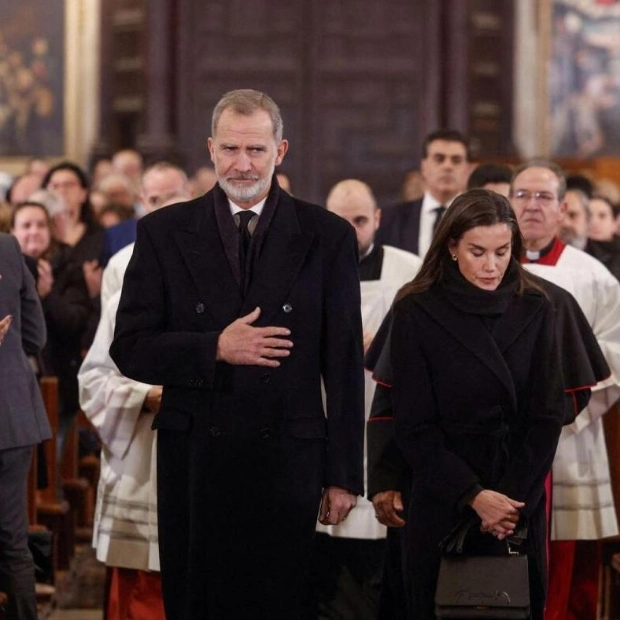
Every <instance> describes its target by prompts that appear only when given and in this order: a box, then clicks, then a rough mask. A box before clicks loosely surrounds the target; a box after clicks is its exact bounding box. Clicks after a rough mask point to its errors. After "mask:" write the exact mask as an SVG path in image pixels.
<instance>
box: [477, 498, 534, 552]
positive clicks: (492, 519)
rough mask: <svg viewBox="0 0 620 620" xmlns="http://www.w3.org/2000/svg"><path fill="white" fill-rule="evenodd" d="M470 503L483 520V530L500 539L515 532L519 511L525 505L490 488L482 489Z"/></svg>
mask: <svg viewBox="0 0 620 620" xmlns="http://www.w3.org/2000/svg"><path fill="white" fill-rule="evenodd" d="M469 503H470V506H471V507H472V508H473V509H474V510H475V511H476V513H477V514H478V516H479V517H480V519H481V520H482V524H481V525H480V529H481V531H483V532H489V533H490V534H493V536H497V538H498V539H499V540H503V539H504V538H506V536H510V535H511V534H513V533H514V529H515V527H516V525H517V523H518V522H519V515H520V513H519V511H520V509H521V508H523V506H525V504H524V503H523V502H518V501H516V500H514V499H510V497H508V496H506V495H504V494H503V493H498V492H497V491H491V490H489V489H485V490H484V491H480V493H478V495H476V497H474V499H473V500H471V502H469Z"/></svg>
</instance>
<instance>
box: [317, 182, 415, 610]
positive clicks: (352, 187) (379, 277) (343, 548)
mask: <svg viewBox="0 0 620 620" xmlns="http://www.w3.org/2000/svg"><path fill="white" fill-rule="evenodd" d="M326 206H327V209H328V210H329V211H332V212H333V213H335V214H336V215H339V216H340V217H342V218H344V219H346V220H347V221H348V222H349V223H350V224H351V225H352V226H353V227H354V228H355V232H356V234H357V242H358V249H359V275H360V288H361V302H362V307H361V310H362V325H363V329H364V350H365V351H366V350H367V348H368V346H369V345H370V343H371V342H372V339H373V337H374V335H375V333H376V332H377V330H378V329H379V326H380V325H381V322H382V321H383V318H384V317H385V315H386V314H387V312H388V311H389V309H390V307H391V305H392V302H393V300H394V297H395V295H396V293H397V291H398V290H399V289H400V287H401V286H403V284H405V283H406V282H409V281H410V280H412V279H413V278H414V276H415V275H416V274H417V272H418V270H419V268H420V266H421V264H422V260H421V259H420V258H419V257H418V256H416V255H415V254H411V253H409V252H405V251H404V250H400V249H398V248H394V247H391V246H388V245H376V244H375V243H374V240H375V233H376V231H377V229H378V228H379V223H380V218H381V211H380V209H378V208H377V204H376V201H375V198H374V196H373V194H372V191H371V189H370V187H368V185H366V184H365V183H363V182H361V181H358V180H355V179H347V180H344V181H340V182H339V183H337V184H336V185H335V186H334V187H333V188H332V189H331V191H330V193H329V195H328V197H327V201H326ZM365 385H366V393H365V404H366V419H368V415H369V413H370V405H371V403H372V397H373V395H374V391H375V385H376V384H375V382H374V381H373V380H372V376H371V373H370V372H369V371H366V373H365ZM364 455H366V450H364ZM364 459H366V456H364ZM364 473H365V475H366V463H364ZM365 482H366V481H365ZM317 532H318V534H317V540H316V558H315V567H316V568H315V570H314V573H315V581H316V584H317V594H318V601H319V613H318V617H319V618H321V619H325V620H327V619H331V618H344V617H347V618H356V619H358V620H366V619H367V618H368V619H372V618H376V614H377V604H378V599H379V590H380V586H381V573H382V564H383V553H384V543H385V537H386V528H385V526H383V525H381V524H380V523H379V522H378V521H377V520H376V519H375V515H374V509H373V505H372V503H371V502H370V501H368V500H367V499H366V498H364V497H360V498H358V502H357V506H356V508H355V510H353V511H351V513H350V514H349V516H348V517H347V519H346V521H344V522H343V523H341V524H340V525H337V526H324V525H321V524H319V525H318V526H317Z"/></svg>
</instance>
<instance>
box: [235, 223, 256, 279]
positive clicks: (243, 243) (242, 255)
mask: <svg viewBox="0 0 620 620" xmlns="http://www.w3.org/2000/svg"><path fill="white" fill-rule="evenodd" d="M255 215H256V213H254V211H239V213H237V216H238V217H239V268H240V269H241V288H242V290H244V291H245V289H246V281H245V279H246V278H245V274H246V272H247V270H248V260H249V254H250V242H251V241H252V235H251V234H250V230H249V229H248V225H249V223H250V220H251V219H252V218H253V217H254V216H255Z"/></svg>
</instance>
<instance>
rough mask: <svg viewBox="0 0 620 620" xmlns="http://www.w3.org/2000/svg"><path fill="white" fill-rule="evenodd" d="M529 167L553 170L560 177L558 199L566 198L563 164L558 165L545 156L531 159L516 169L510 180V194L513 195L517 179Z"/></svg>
mask: <svg viewBox="0 0 620 620" xmlns="http://www.w3.org/2000/svg"><path fill="white" fill-rule="evenodd" d="M528 168H546V169H547V170H550V171H551V172H553V174H555V176H556V177H557V179H558V200H563V199H564V196H565V195H566V174H565V173H564V170H563V169H562V168H561V166H558V164H556V163H554V162H552V161H550V160H548V159H545V158H543V157H536V158H535V159H530V160H529V161H526V162H525V163H523V164H521V165H520V166H518V167H517V168H516V169H515V171H514V173H513V174H512V180H511V181H510V196H512V195H513V190H514V183H515V179H516V178H517V177H518V176H519V175H520V174H521V173H522V172H523V171H525V170H527V169H528Z"/></svg>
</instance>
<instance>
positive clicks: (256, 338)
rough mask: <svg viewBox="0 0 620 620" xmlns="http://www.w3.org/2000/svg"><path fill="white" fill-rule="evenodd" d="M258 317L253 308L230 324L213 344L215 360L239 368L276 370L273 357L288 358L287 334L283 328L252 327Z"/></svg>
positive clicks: (290, 345) (257, 311)
mask: <svg viewBox="0 0 620 620" xmlns="http://www.w3.org/2000/svg"><path fill="white" fill-rule="evenodd" d="M259 316H260V308H259V307H256V308H255V309H254V310H253V311H252V312H250V314H246V315H245V316H242V317H241V318H239V319H237V320H236V321H233V322H232V323H231V324H230V325H229V326H228V327H226V329H224V331H223V332H222V333H221V334H220V337H219V338H218V341H217V360H218V361H222V362H228V363H229V364H236V365H240V366H270V367H271V368H277V367H278V366H279V365H280V362H279V361H278V360H277V359H273V358H277V357H288V356H289V355H290V353H291V352H290V351H289V349H290V348H291V347H292V346H293V342H292V341H291V340H285V339H284V337H285V336H290V334H291V332H290V330H289V329H286V327H252V323H254V321H256V320H257V319H258V317H259Z"/></svg>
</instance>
